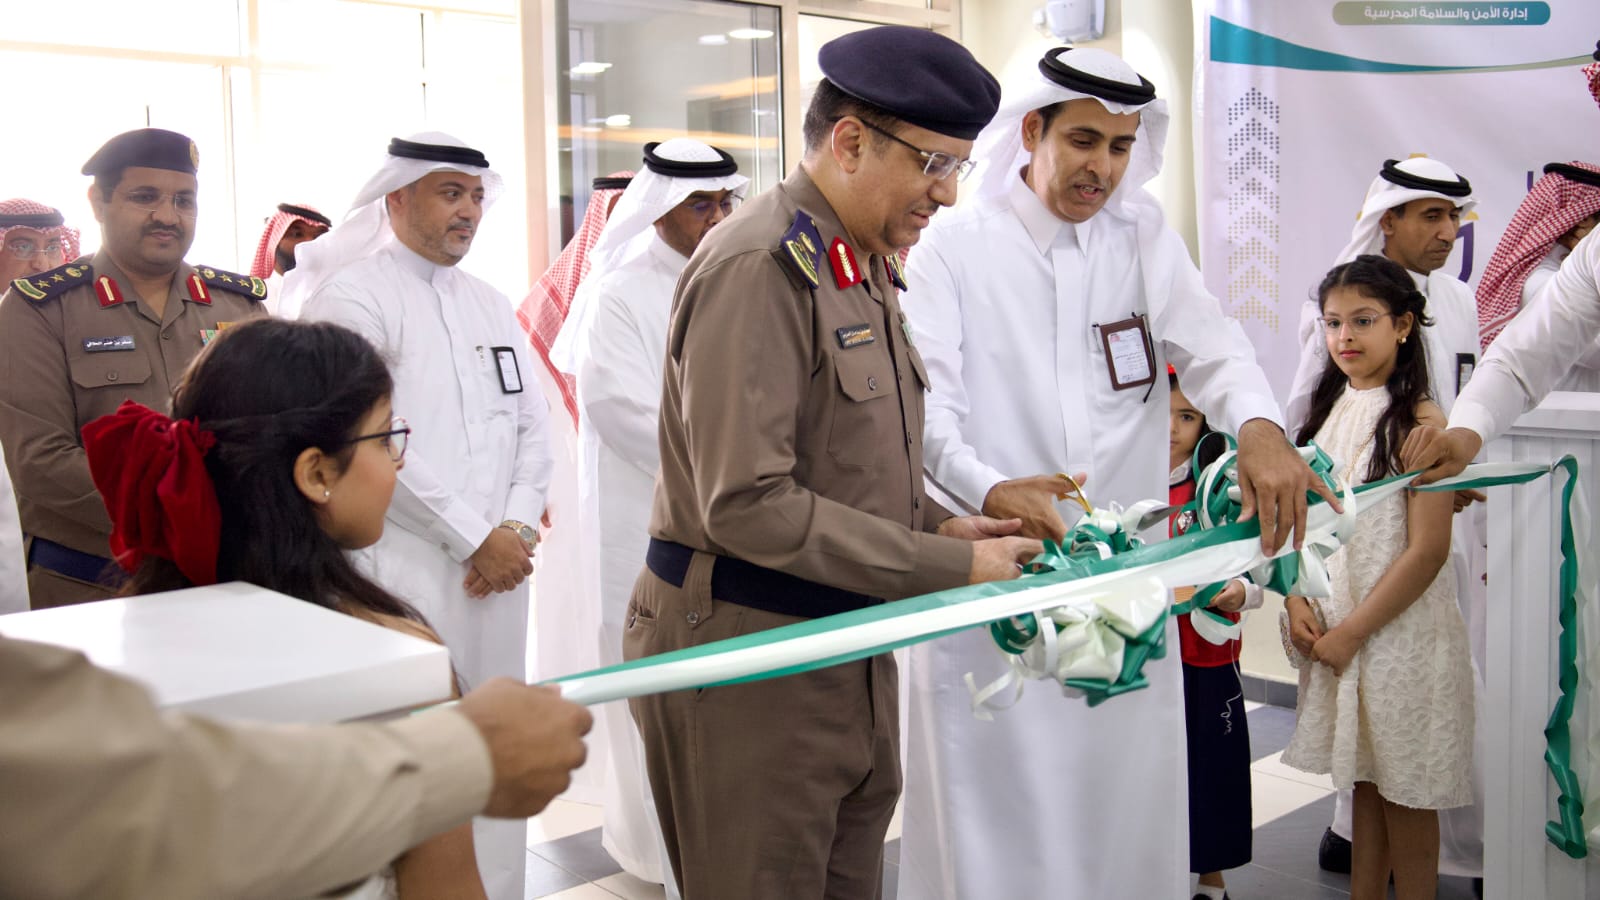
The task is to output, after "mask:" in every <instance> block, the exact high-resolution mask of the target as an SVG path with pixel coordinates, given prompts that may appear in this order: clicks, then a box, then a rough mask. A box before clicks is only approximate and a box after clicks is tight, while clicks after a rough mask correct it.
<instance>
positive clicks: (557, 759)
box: [456, 678, 594, 819]
mask: <svg viewBox="0 0 1600 900" xmlns="http://www.w3.org/2000/svg"><path fill="white" fill-rule="evenodd" d="M456 708H457V709H459V710H460V711H461V714H462V715H464V716H466V717H467V719H468V720H470V721H471V722H472V724H473V725H475V726H477V729H478V733H479V734H482V735H483V741H484V743H486V744H488V745H489V762H490V763H491V764H492V765H493V766H494V785H493V787H491V788H490V789H489V803H488V805H487V806H485V807H484V809H483V814H484V815H486V816H491V817H494V818H499V819H526V818H528V817H529V816H532V815H534V814H536V813H538V812H539V810H541V809H544V808H545V806H546V805H547V804H549V802H550V801H551V800H554V799H555V797H556V795H558V794H560V793H561V792H562V791H564V790H566V789H567V785H568V784H570V783H571V780H572V779H571V772H572V770H573V769H576V768H577V767H579V766H581V765H583V760H584V757H585V756H586V755H587V754H588V751H587V750H586V749H585V748H584V746H583V740H582V738H583V736H584V735H585V734H588V733H589V727H590V726H591V725H593V724H594V719H593V717H591V716H590V715H589V711H588V710H587V709H584V708H583V707H581V706H579V705H577V704H576V703H569V702H567V701H565V700H563V699H561V692H560V691H558V690H556V689H555V688H552V687H537V686H530V685H525V684H518V683H517V682H515V681H512V680H511V679H509V678H495V679H491V680H490V681H488V682H485V683H484V684H483V686H482V687H479V688H478V689H477V690H474V691H472V692H471V693H469V694H467V695H466V696H465V697H462V698H461V702H460V703H459V704H457V706H456Z"/></svg>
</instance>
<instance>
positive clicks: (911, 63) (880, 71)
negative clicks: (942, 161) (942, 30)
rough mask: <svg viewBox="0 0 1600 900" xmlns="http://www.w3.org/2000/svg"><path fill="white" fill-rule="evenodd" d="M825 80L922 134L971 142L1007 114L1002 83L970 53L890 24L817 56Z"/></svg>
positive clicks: (837, 41)
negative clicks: (997, 117) (1002, 102)
mask: <svg viewBox="0 0 1600 900" xmlns="http://www.w3.org/2000/svg"><path fill="white" fill-rule="evenodd" d="M817 63H818V65H820V66H821V67H822V74H823V75H825V76H827V78H828V80H829V81H831V82H833V83H834V85H835V86H836V87H838V88H839V90H841V91H844V92H845V93H846V94H849V95H850V96H852V97H855V98H856V99H857V100H864V101H866V102H867V103H871V104H872V105H873V106H878V107H882V108H883V109H884V110H886V111H888V112H889V113H891V114H892V115H894V116H895V117H896V118H899V119H902V120H904V121H906V122H909V123H911V124H912V125H915V126H917V127H919V128H926V129H928V130H929V131H936V132H938V133H939V134H943V135H946V136H948V137H953V138H959V139H961V140H964V141H970V140H972V139H973V138H975V137H977V136H978V132H980V131H982V130H983V126H985V125H988V124H989V120H990V119H993V118H994V114H995V110H997V109H999V108H1000V82H998V81H995V79H994V76H993V75H990V74H989V70H988V69H985V68H984V67H983V66H982V65H981V64H980V63H979V62H978V61H977V60H976V59H974V58H973V56H972V54H971V53H970V52H968V50H967V48H965V47H963V46H961V45H960V44H958V43H956V42H955V41H952V40H950V39H949V38H947V37H945V36H944V35H941V34H935V33H933V32H932V31H928V30H927V29H925V28H912V27H910V26H908V25H883V26H880V27H878V28H868V29H867V30H865V31H857V32H854V33H851V34H847V35H844V36H843V37H837V38H834V39H833V40H831V41H829V42H827V43H826V44H823V45H822V49H821V50H819V51H817Z"/></svg>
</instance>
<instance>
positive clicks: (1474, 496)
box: [1455, 490, 1489, 512]
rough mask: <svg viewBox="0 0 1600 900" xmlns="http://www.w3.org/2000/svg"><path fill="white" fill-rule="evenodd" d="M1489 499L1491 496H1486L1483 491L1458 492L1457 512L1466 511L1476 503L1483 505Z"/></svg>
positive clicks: (1456, 500) (1456, 498)
mask: <svg viewBox="0 0 1600 900" xmlns="http://www.w3.org/2000/svg"><path fill="white" fill-rule="evenodd" d="M1488 499H1489V495H1488V494H1485V493H1484V492H1483V491H1470V490H1469V491H1456V496H1455V502H1456V508H1455V511H1456V512H1461V511H1462V510H1463V509H1466V508H1467V507H1469V506H1471V505H1472V504H1474V503H1483V502H1485V501H1487V500H1488Z"/></svg>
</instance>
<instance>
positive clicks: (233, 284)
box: [187, 266, 267, 304]
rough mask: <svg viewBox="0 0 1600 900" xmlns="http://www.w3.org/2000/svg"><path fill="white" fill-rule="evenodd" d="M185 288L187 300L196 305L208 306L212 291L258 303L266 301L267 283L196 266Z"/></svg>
mask: <svg viewBox="0 0 1600 900" xmlns="http://www.w3.org/2000/svg"><path fill="white" fill-rule="evenodd" d="M187 287H188V289H189V299H191V300H193V301H194V302H196V303H206V304H209V303H210V302H211V292H212V291H227V292H229V293H232V294H242V295H244V296H246V297H249V298H250V299H252V300H256V301H258V302H259V301H261V300H265V299H267V283H266V282H265V281H263V280H262V279H260V278H257V277H255V276H254V275H240V274H238V273H237V272H224V271H223V270H221V269H213V268H211V267H210V266H196V267H195V270H194V274H192V275H190V276H189V278H188V284H187Z"/></svg>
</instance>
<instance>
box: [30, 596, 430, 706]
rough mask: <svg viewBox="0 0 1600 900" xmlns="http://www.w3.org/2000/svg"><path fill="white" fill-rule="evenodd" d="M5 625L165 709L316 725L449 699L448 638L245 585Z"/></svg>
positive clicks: (84, 607)
mask: <svg viewBox="0 0 1600 900" xmlns="http://www.w3.org/2000/svg"><path fill="white" fill-rule="evenodd" d="M0 634H3V635H5V636H6V637H10V638H17V639H20V640H29V641H39V642H41V643H46V644H56V645H59V646H62V647H71V648H73V649H76V650H80V651H82V652H83V653H84V655H86V656H88V657H89V659H90V660H92V661H93V662H94V663H95V664H96V665H98V666H101V667H103V668H106V669H110V670H111V671H113V672H116V673H118V674H121V675H125V676H127V677H129V678H132V679H134V680H135V681H138V682H140V683H142V684H144V685H145V686H146V687H148V688H149V689H150V692H151V694H152V695H153V696H154V697H155V701H156V703H157V704H159V705H160V706H162V707H164V708H167V709H174V710H181V711H183V712H187V713H198V714H202V715H207V716H213V717H217V718H226V719H249V720H254V721H261V722H280V723H291V722H301V723H320V722H337V721H342V720H346V719H356V718H361V717H365V716H374V715H382V714H384V713H392V712H396V711H400V710H405V709H409V708H412V707H416V706H421V705H425V704H429V703H435V702H439V701H442V700H445V699H447V698H448V697H449V695H450V687H451V679H450V656H449V652H448V651H447V650H446V649H445V648H444V647H442V646H440V645H438V644H434V643H430V642H428V641H424V640H421V639H419V638H414V637H411V636H410V635H405V634H401V633H399V632H397V631H393V630H390V629H388V628H384V627H382V626H379V625H373V624H371V623H369V622H364V621H362V620H360V619H357V618H354V617H352V616H347V615H343V614H341V613H337V612H334V611H332V610H329V609H324V608H322V607H320V606H316V605H313V604H310V603H306V602H304V601H302V600H296V599H295V598H293V597H287V596H284V595H283V594H279V593H276V592H274V591H269V590H267V589H265V588H260V587H256V586H255V585H252V584H245V583H243V582H233V583H230V584H219V585H213V586H210V587H199V588H189V589H187V590H182V591H171V592H168V593H163V594H150V595H147V596H143V597H129V598H125V599H118V600H103V601H100V602H98V603H85V604H81V605H78V606H64V607H60V608H57V609H43V610H36V611H33V612H25V613H14V614H12V615H7V616H0Z"/></svg>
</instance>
